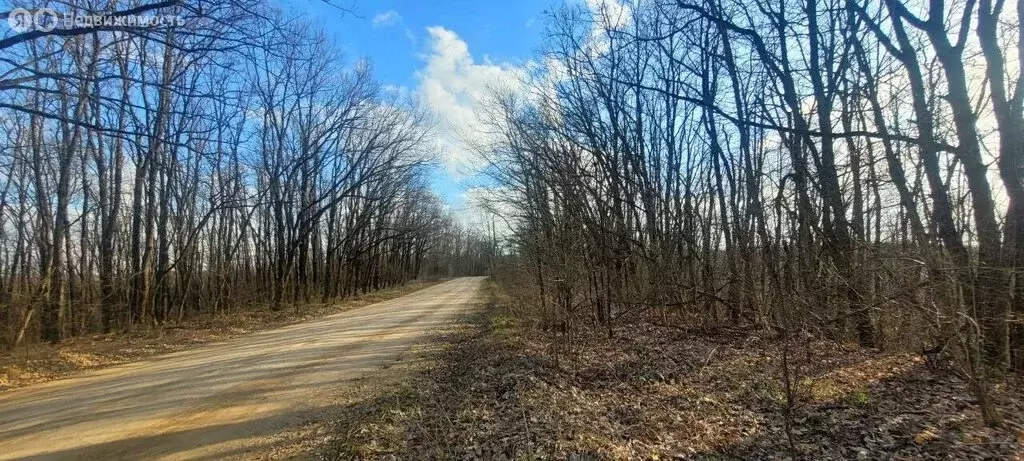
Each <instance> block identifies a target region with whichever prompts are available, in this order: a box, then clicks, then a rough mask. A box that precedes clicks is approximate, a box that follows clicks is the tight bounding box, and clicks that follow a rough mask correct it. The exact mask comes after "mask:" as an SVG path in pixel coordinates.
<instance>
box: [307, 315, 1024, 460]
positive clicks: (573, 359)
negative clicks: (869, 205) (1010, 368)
mask: <svg viewBox="0 0 1024 461" xmlns="http://www.w3.org/2000/svg"><path fill="white" fill-rule="evenodd" d="M659 320H660V318H646V319H639V320H638V321H637V322H635V323H630V324H623V325H620V326H619V327H618V328H616V330H615V332H614V333H615V338H614V339H611V340H609V339H608V338H607V332H606V331H604V330H600V329H598V330H596V331H595V330H584V331H582V332H579V334H576V335H574V336H573V337H572V338H564V337H561V336H557V335H554V334H553V333H552V332H545V331H541V330H537V329H534V328H531V327H530V326H528V325H523V324H521V323H519V322H518V321H517V320H516V319H514V318H512V317H509V316H507V315H504V314H503V312H502V310H501V308H500V305H499V307H498V308H492V309H490V310H489V312H488V313H487V314H486V315H482V316H481V317H480V318H479V319H478V321H477V324H476V325H477V326H476V327H475V328H473V329H467V330H463V332H462V333H459V334H458V335H457V337H454V338H450V339H449V340H448V342H450V343H453V344H454V345H453V346H451V347H449V348H447V349H445V350H444V351H442V352H440V353H437V354H435V355H433V356H432V357H431V359H429V360H425V361H423V362H421V363H420V364H419V365H418V368H417V369H416V370H414V373H413V377H412V378H409V377H402V378H397V379H395V380H393V381H391V382H388V381H384V380H375V381H374V382H372V383H365V384H364V385H363V386H362V388H361V389H358V390H354V391H353V393H352V394H351V395H350V398H349V399H348V401H347V402H345V405H346V407H345V410H344V411H339V412H337V414H338V415H339V416H338V419H336V420H335V421H334V422H333V423H332V424H331V425H330V431H329V434H328V438H327V439H326V440H325V442H324V443H323V445H322V446H321V448H320V453H321V457H322V459H487V460H491V459H499V460H501V459H507V460H511V459H569V460H591V459H1011V460H1012V459H1016V460H1024V416H1022V415H1024V395H1022V391H1021V388H1020V385H1019V383H1016V382H1001V383H999V385H998V386H997V388H996V392H995V394H996V398H997V400H998V402H999V405H1000V409H1001V411H1002V413H1003V416H1004V417H1005V418H1006V423H1005V425H1004V426H1003V427H1001V428H997V429H992V428H987V427H985V426H984V425H983V424H982V421H981V416H980V412H979V411H978V407H977V404H976V401H975V399H974V398H973V397H972V396H971V393H970V392H969V390H968V388H967V386H966V385H965V384H964V383H963V382H962V381H961V380H959V379H957V378H956V376H955V375H954V374H953V373H951V372H950V371H949V370H948V369H942V368H940V369H930V368H929V367H926V366H925V364H924V363H923V361H922V360H921V359H920V358H919V357H916V356H913V355H907V354H892V353H885V352H880V351H870V350H862V349H858V348H856V346H851V345H843V344H835V343H829V342H825V341H815V340H813V338H808V340H807V341H806V342H803V343H801V344H793V345H792V349H791V350H790V351H789V360H790V366H791V370H792V372H793V373H794V374H796V375H797V379H795V380H794V381H795V383H796V384H795V389H796V398H795V401H794V404H793V406H792V408H791V411H792V419H791V434H792V439H791V440H792V442H790V437H788V436H787V431H786V427H785V426H786V425H785V421H786V418H785V417H784V415H785V411H786V407H787V405H786V398H785V397H784V396H785V394H784V392H783V388H782V384H781V379H780V377H781V372H780V370H781V367H780V357H781V354H780V352H781V351H780V349H779V345H778V342H777V341H773V340H771V339H770V338H761V337H758V336H757V335H755V334H752V333H751V332H737V331H724V330H720V331H687V330H683V329H679V328H675V327H669V326H660V325H659V324H658V323H659V322H658V321H659Z"/></svg>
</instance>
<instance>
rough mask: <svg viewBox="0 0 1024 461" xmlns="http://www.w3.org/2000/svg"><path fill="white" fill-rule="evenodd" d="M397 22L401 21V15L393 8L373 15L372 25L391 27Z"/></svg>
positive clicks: (381, 27)
mask: <svg viewBox="0 0 1024 461" xmlns="http://www.w3.org/2000/svg"><path fill="white" fill-rule="evenodd" d="M399 22H402V16H401V15H399V14H398V12H397V11H395V10H387V11H384V12H381V13H377V15H376V16H374V17H373V27H375V28H378V29H383V28H385V27H391V26H393V25H396V24H398V23H399Z"/></svg>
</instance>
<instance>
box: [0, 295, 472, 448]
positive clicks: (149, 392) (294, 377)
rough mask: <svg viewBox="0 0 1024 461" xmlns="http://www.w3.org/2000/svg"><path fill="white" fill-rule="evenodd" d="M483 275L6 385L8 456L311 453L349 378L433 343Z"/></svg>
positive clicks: (467, 307)
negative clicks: (125, 361)
mask: <svg viewBox="0 0 1024 461" xmlns="http://www.w3.org/2000/svg"><path fill="white" fill-rule="evenodd" d="M483 280H484V279H483V278H463V279H457V280H453V281H450V282H446V283H442V284H439V285H435V286H432V287H430V288H427V289H424V290H421V291H417V292H415V293H412V294H409V295H406V296H402V297H399V298H395V299H391V300H389V301H384V302H381V303H377V304H374V305H372V306H367V307H365V308H361V309H351V310H347V311H345V312H342V313H340V314H335V315H330V316H327V317H324V318H322V319H319V320H315V321H309V322H302V323H297V324H293V325H290V326H287V327H284V328H280V329H275V330H270V331H264V332H261V333H256V334H252V335H246V336H243V337H238V338H234V339H231V340H228V341H223V342H218V343H215V344H210V345H206V346H202V347H196V348H192V349H189V350H186V351H182V352H176V353H171V354H166V355H161V356H159V357H155V358H152V359H149V360H143V361H139V362H135V363H131V364H127V365H122V366H116V367H111V368H106V369H102V370H98V371H91V372H87V373H84V374H82V375H80V376H76V377H74V378H71V379H65V380H57V381H52V382H49V383H42V384H36V385H32V386H27V387H24V388H22V389H15V390H11V391H7V392H4V393H2V394H0V459H22V460H35V459H39V460H41V459H48V460H49V459H58V460H59V459H126V460H128V459H131V460H136V459H159V460H174V459H191V460H214V459H218V460H219V459H254V458H256V459H259V458H264V459H281V458H287V457H305V456H306V455H305V454H303V452H304V449H303V446H304V445H303V444H304V443H309V444H314V443H315V441H309V440H308V437H309V436H310V435H311V434H314V433H315V429H314V428H315V427H316V426H317V424H318V421H322V420H329V419H332V418H337V415H338V412H339V411H342V410H344V409H343V408H342V407H341V406H339V405H338V404H337V402H338V393H340V392H344V388H345V387H346V386H345V384H346V383H348V382H351V381H352V380H356V379H358V378H360V377H363V376H367V375H368V374H371V373H374V374H377V373H379V371H378V370H379V369H380V368H381V367H382V366H384V367H386V366H387V365H389V364H393V363H396V361H400V360H401V359H402V358H403V356H405V355H408V354H410V353H411V352H410V351H415V350H416V349H418V348H421V347H425V346H426V345H429V344H430V343H431V341H432V340H433V338H434V336H433V335H432V332H433V331H436V330H439V329H445V328H449V327H450V325H451V324H452V322H453V321H456V320H457V319H460V318H463V316H464V314H466V313H467V312H470V311H472V310H473V309H474V308H475V307H476V306H478V305H479V304H480V302H481V300H482V298H481V287H482V285H483V283H484V282H483ZM296 428H297V429H296ZM310 446H312V445H310Z"/></svg>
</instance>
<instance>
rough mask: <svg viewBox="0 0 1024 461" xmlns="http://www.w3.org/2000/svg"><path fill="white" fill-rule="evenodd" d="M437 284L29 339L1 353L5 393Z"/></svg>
mask: <svg viewBox="0 0 1024 461" xmlns="http://www.w3.org/2000/svg"><path fill="white" fill-rule="evenodd" d="M437 283H440V281H420V280H414V281H411V282H408V283H407V284H405V285H403V286H396V287H392V288H388V289H385V290H380V291H374V292H370V293H366V294H363V295H361V296H355V297H352V298H349V299H345V300H342V301H340V302H336V303H330V304H308V305H303V306H299V308H298V309H296V308H292V307H286V308H284V309H280V310H277V311H274V310H271V309H270V308H269V307H267V306H258V307H255V308H252V309H240V310H237V311H234V312H230V313H225V314H221V315H218V316H204V317H198V318H194V319H189V320H187V321H185V322H183V323H180V324H168V325H164V326H161V327H157V328H146V329H141V330H138V331H134V332H130V333H119V334H108V335H89V336H83V337H77V338H73V339H70V340H67V341H64V342H62V343H61V344H60V345H58V346H53V345H50V344H27V345H23V346H19V347H18V348H16V349H14V350H12V351H4V352H0V392H2V391H4V390H8V389H13V388H17V387H22V386H25V385H29V384H36V383H41V382H47V381H52V380H54V379H59V378H63V377H67V376H72V375H74V374H76V373H79V372H82V371H85V370H96V369H102V368H106V367H110V366H114V365H120V364H124V363H130V362H134V361H137V360H141V359H144V358H147V357H152V356H155V355H159V354H166V353H169V352H177V351H182V350H186V349H189V348H192V347H196V346H198V345H203V344H209V343H212V342H217V341H223V340H226V339H231V338H235V337H238V336H242V335H246V334H250V333H253V332H256V331H263V330H268V329H274V328H280V327H282V326H285V325H290V324H294V323H297V322H303V321H307V320H311V319H316V318H320V317H324V316H327V315H331V314H337V313H339V312H344V311H347V310H350V309H354V308H358V307H362V306H366V305H369V304H373V303H376V302H380V301H385V300H388V299H392V298H396V297H399V296H402V295H405V294H408V293H412V292H414V291H417V290H422V289H424V288H427V287H429V286H431V285H435V284H437Z"/></svg>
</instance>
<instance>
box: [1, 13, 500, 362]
mask: <svg viewBox="0 0 1024 461" xmlns="http://www.w3.org/2000/svg"><path fill="white" fill-rule="evenodd" d="M12 3H13V4H12V5H9V6H11V7H12V8H14V7H18V6H23V7H27V8H39V7H45V6H47V4H39V3H38V2H35V3H32V4H24V5H22V4H20V3H18V2H12ZM59 3H60V4H59V5H50V6H52V7H54V8H57V9H59V11H60V12H61V13H60V14H64V15H68V16H73V15H82V16H84V15H87V14H95V13H97V12H103V13H105V14H107V15H108V16H109V17H111V18H117V17H118V16H123V17H127V16H130V15H150V16H155V15H162V16H165V17H171V18H173V20H171V21H166V22H165V23H160V24H156V25H148V26H146V27H131V26H125V25H123V24H117V23H115V22H111V23H108V24H100V25H98V26H96V27H87V26H83V27H70V28H68V27H62V28H58V29H56V30H51V31H40V30H38V29H28V30H24V31H18V30H12V31H9V32H8V33H7V34H6V35H5V36H4V37H3V39H2V40H0V50H2V52H3V55H4V56H3V58H2V59H0V126H2V128H0V133H2V135H0V136H2V138H0V344H2V345H6V346H13V345H17V344H19V343H21V342H30V341H37V340H43V341H49V342H57V341H60V340H62V339H63V338H68V337H71V336H75V335H80V334H85V333H90V332H111V331H125V330H130V329H133V328H135V327H137V326H151V325H158V324H163V323H165V322H169V321H175V320H181V319H183V318H187V317H190V316H193V315H195V314H217V313H220V312H226V311H231V310H233V309H238V308H245V307H247V306H250V305H264V306H266V305H268V304H269V305H270V306H271V307H272V308H275V309H277V308H281V307H282V306H284V305H286V304H288V305H291V304H294V305H296V306H298V305H301V304H302V303H308V302H311V301H315V302H326V301H329V300H333V299H337V298H340V297H345V296H349V295H353V294H357V293H360V292H365V291H368V290H375V289H380V288H384V287H388V286H392V285H396V284H401V283H404V282H405V281H407V280H409V279H412V278H416V277H419V276H451V275H457V274H479V273H482V272H483V271H484V270H485V255H486V254H487V252H489V251H490V245H489V244H488V243H487V242H486V240H484V239H481V238H480V237H478V236H477V235H476V234H475V233H473V232H471V231H470V230H469V229H467V228H466V227H465V226H464V225H462V224H460V222H459V221H458V220H457V219H456V218H455V217H454V216H453V215H452V214H451V212H450V211H449V210H448V208H447V206H446V205H445V204H444V203H443V202H442V201H441V200H440V199H439V198H438V197H437V196H435V195H434V193H433V192H432V191H430V189H429V187H428V175H429V172H430V171H431V168H435V165H434V162H435V161H436V155H435V152H432V144H431V143H430V142H429V141H430V136H431V134H430V129H431V126H432V121H431V120H430V118H429V116H428V114H427V113H426V112H425V111H424V110H422V109H421V108H419V107H417V104H416V103H415V102H413V101H410V100H407V99H408V98H402V97H399V95H397V94H394V92H391V91H388V90H387V89H386V88H385V87H384V86H382V85H380V84H378V83H377V82H376V81H375V80H374V77H373V72H372V66H371V65H370V63H368V62H364V61H359V60H355V61H350V62H346V61H345V60H343V59H342V56H340V55H339V53H338V51H337V50H336V49H335V48H334V46H333V45H332V44H331V43H330V42H329V41H328V40H327V39H326V38H325V36H324V35H323V34H322V33H321V32H319V31H318V30H317V29H316V28H314V27H312V26H310V25H308V24H306V23H304V22H303V21H300V20H297V19H294V18H288V17H285V16H283V15H282V14H281V13H280V12H278V11H276V10H275V9H273V8H271V7H270V6H268V5H266V4H264V3H263V2H260V1H249V0H237V1H229V2H223V1H197V2H191V1H189V2H177V1H172V2H95V1H91V0H83V1H72V2H59ZM9 9H10V8H8V10H9ZM51 11H53V10H51ZM336 13H337V14H338V15H344V14H347V13H348V12H347V11H345V10H342V9H341V8H337V9H336ZM5 16H6V15H5ZM43 17H44V18H45V17H46V16H45V15H44V16H43ZM50 19H51V20H56V19H57V16H53V15H52V16H50Z"/></svg>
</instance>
